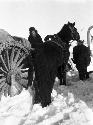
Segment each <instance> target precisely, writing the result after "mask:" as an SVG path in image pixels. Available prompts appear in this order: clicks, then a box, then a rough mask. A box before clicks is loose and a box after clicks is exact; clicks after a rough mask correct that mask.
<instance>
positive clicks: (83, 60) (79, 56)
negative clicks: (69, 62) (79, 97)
mask: <svg viewBox="0 0 93 125" xmlns="http://www.w3.org/2000/svg"><path fill="white" fill-rule="evenodd" d="M77 43H78V44H77V46H75V47H74V48H73V62H74V63H75V64H76V68H77V70H78V72H79V79H80V80H86V79H88V78H89V73H88V72H87V67H88V66H89V64H90V61H91V53H90V49H89V47H87V46H85V45H84V44H83V41H82V40H79V41H77Z"/></svg>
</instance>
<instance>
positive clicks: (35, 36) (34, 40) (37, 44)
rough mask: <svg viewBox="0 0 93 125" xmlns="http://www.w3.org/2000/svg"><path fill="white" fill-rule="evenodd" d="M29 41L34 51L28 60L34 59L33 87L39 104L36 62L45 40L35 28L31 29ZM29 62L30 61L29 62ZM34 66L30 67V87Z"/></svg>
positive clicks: (36, 101)
mask: <svg viewBox="0 0 93 125" xmlns="http://www.w3.org/2000/svg"><path fill="white" fill-rule="evenodd" d="M28 41H29V42H30V44H31V47H32V49H33V50H31V53H30V56H28V60H31V58H32V63H33V71H34V73H35V78H34V81H33V87H34V89H35V97H34V103H39V102H40V96H39V95H40V94H39V87H38V83H37V81H38V80H37V78H36V71H35V67H36V64H35V61H36V58H37V57H36V55H37V54H38V53H39V50H40V49H41V48H42V44H43V40H42V38H41V36H40V35H39V33H38V31H37V30H36V29H35V28H34V27H30V28H29V37H28ZM28 62H29V61H28ZM31 76H32V66H31V67H30V65H29V70H28V85H31V84H32V83H31V82H32V78H31Z"/></svg>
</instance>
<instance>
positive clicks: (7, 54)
mask: <svg viewBox="0 0 93 125" xmlns="http://www.w3.org/2000/svg"><path fill="white" fill-rule="evenodd" d="M6 56H7V63H8V68H9V69H10V62H9V53H8V49H6Z"/></svg>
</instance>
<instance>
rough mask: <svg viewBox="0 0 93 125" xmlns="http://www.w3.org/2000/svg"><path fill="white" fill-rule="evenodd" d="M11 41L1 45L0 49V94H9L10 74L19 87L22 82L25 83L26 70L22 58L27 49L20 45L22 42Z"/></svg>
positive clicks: (26, 53)
mask: <svg viewBox="0 0 93 125" xmlns="http://www.w3.org/2000/svg"><path fill="white" fill-rule="evenodd" d="M11 43H12V44H11ZM11 43H9V44H8V45H6V46H5V45H3V47H2V48H1V50H0V96H2V94H4V95H5V96H7V95H11V91H10V90H11V85H12V83H11V75H14V76H15V81H16V83H18V84H17V86H18V88H19V89H22V82H24V83H26V84H27V75H28V72H27V70H26V69H24V64H23V60H24V59H25V57H26V56H27V55H28V54H29V49H27V48H25V47H24V46H22V43H20V45H19V42H18V44H15V43H17V42H16V41H13V42H11ZM13 43H14V45H13ZM20 86H21V87H20ZM20 91H21V90H20Z"/></svg>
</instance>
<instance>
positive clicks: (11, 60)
mask: <svg viewBox="0 0 93 125" xmlns="http://www.w3.org/2000/svg"><path fill="white" fill-rule="evenodd" d="M14 51H15V47H13V49H12V53H11V56H10V66H11V68H13V59H14Z"/></svg>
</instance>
